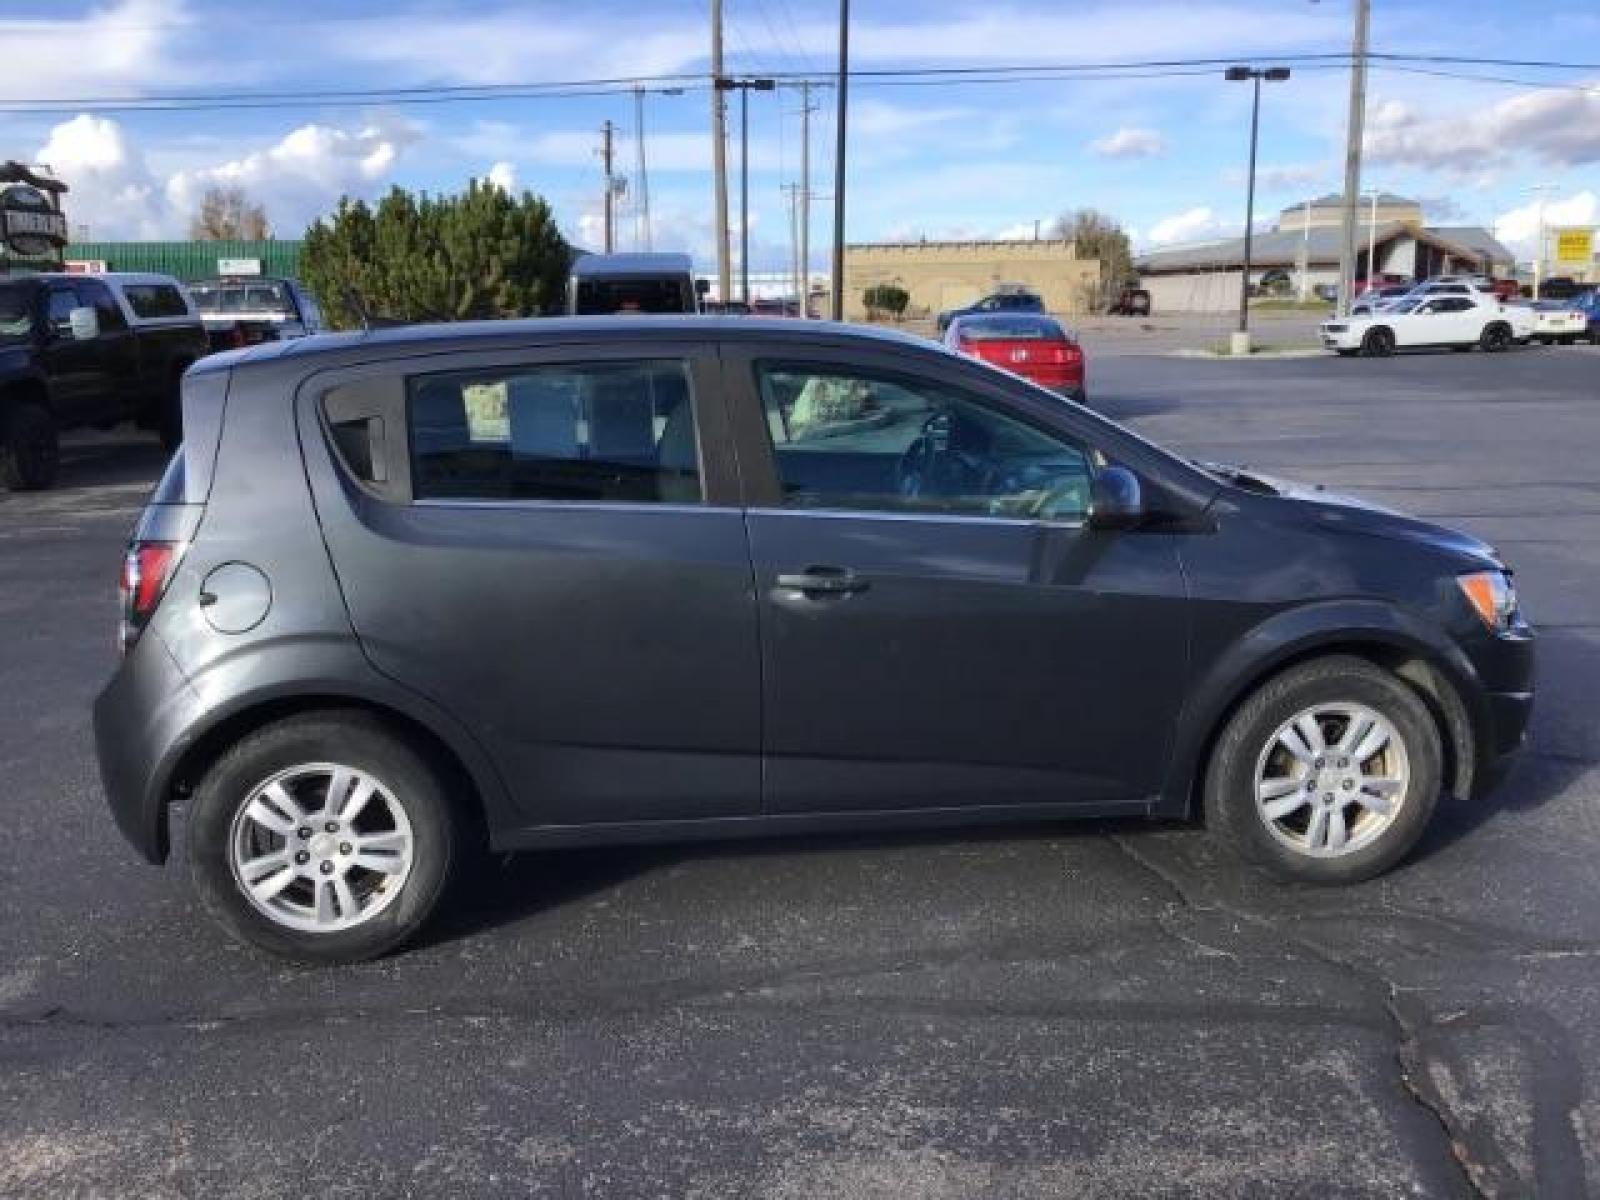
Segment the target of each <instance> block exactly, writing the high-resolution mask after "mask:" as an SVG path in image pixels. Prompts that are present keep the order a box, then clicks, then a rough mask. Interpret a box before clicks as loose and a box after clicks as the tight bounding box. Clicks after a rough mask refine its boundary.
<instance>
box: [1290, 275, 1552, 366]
mask: <svg viewBox="0 0 1600 1200" xmlns="http://www.w3.org/2000/svg"><path fill="white" fill-rule="evenodd" d="M1533 330H1534V319H1533V313H1532V312H1531V311H1530V310H1529V309H1527V308H1526V307H1524V306H1522V305H1520V304H1501V303H1500V301H1498V300H1496V299H1495V298H1494V296H1492V295H1490V294H1489V293H1487V292H1484V291H1480V290H1479V289H1478V288H1477V287H1476V286H1475V285H1472V284H1469V283H1465V282H1460V283H1457V282H1448V283H1445V282H1440V283H1427V284H1423V285H1421V286H1420V287H1418V288H1416V289H1415V290H1413V291H1412V292H1411V293H1409V294H1408V295H1407V296H1405V297H1404V298H1402V299H1401V300H1399V301H1397V302H1395V303H1394V304H1393V305H1391V306H1390V307H1388V308H1386V309H1383V310H1381V311H1379V312H1375V313H1361V314H1359V315H1358V314H1352V315H1351V316H1348V317H1335V318H1333V319H1332V320H1328V321H1324V322H1323V323H1322V327H1321V330H1320V333H1321V336H1322V344H1323V345H1324V346H1326V347H1327V348H1328V349H1330V350H1336V351H1338V352H1339V353H1340V354H1344V355H1350V354H1358V353H1359V354H1364V355H1366V356H1368V357H1374V358H1376V357H1382V356H1384V355H1389V354H1393V353H1394V352H1395V350H1397V349H1400V348H1402V347H1404V348H1410V347H1413V346H1449V347H1450V348H1451V349H1453V350H1470V349H1471V348H1472V347H1473V346H1481V347H1482V348H1483V349H1484V350H1487V351H1491V352H1492V351H1498V350H1505V349H1507V348H1508V347H1510V346H1511V345H1512V343H1514V342H1526V341H1527V340H1528V339H1529V338H1531V337H1532V336H1533Z"/></svg>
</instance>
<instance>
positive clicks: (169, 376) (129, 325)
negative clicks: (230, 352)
mask: <svg viewBox="0 0 1600 1200" xmlns="http://www.w3.org/2000/svg"><path fill="white" fill-rule="evenodd" d="M208 350H209V347H208V345H207V343H206V335H205V330H204V329H203V328H202V327H201V324H200V317H199V314H198V313H197V312H195V310H194V305H193V303H192V301H191V300H190V299H189V296H188V295H187V293H185V292H184V290H183V288H182V286H181V285H180V284H178V283H177V281H175V280H173V279H172V278H171V277H169V276H166V275H132V274H107V275H58V274H39V275H19V276H13V277H9V278H0V484H3V485H5V486H7V487H9V488H12V489H13V490H22V489H34V488H47V487H49V486H50V485H51V484H52V483H54V482H55V477H56V462H57V456H58V452H57V436H58V435H59V434H60V433H61V432H62V431H63V430H67V429H74V428H79V427H82V426H91V425H92V426H95V427H98V428H110V427H111V426H113V425H116V424H119V423H121V422H123V421H134V422H136V423H138V424H139V425H140V426H141V427H143V428H146V429H154V430H157V431H158V432H159V433H160V435H161V440H162V442H163V443H164V444H166V445H168V446H175V445H177V443H178V441H179V440H180V437H181V434H182V430H181V422H182V416H181V411H182V410H181V408H180V406H179V400H178V394H179V381H180V379H181V378H182V376H183V373H184V372H185V371H186V370H188V369H189V366H190V364H192V363H193V362H194V361H195V360H196V359H198V358H200V357H202V356H204V355H205V354H206V353H207V352H208Z"/></svg>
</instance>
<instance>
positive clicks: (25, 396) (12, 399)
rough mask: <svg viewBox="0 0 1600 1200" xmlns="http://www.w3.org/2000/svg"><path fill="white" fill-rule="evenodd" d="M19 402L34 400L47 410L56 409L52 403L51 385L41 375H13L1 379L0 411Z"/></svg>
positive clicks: (52, 410)
mask: <svg viewBox="0 0 1600 1200" xmlns="http://www.w3.org/2000/svg"><path fill="white" fill-rule="evenodd" d="M19 402H20V403H28V402H33V403H37V404H39V405H40V406H41V407H42V408H44V410H45V411H46V412H54V411H55V410H54V408H53V406H52V405H51V403H50V385H49V384H48V383H47V382H46V381H45V379H44V377H43V376H40V375H33V374H26V375H12V376H10V377H9V378H6V379H3V380H0V411H4V409H5V408H6V407H7V406H9V405H11V404H13V403H19Z"/></svg>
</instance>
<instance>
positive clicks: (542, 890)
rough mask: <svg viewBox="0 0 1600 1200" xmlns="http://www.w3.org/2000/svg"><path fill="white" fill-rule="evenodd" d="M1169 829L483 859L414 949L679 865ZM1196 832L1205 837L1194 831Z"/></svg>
mask: <svg viewBox="0 0 1600 1200" xmlns="http://www.w3.org/2000/svg"><path fill="white" fill-rule="evenodd" d="M1171 828H1174V824H1173V823H1171V822H1152V821H1149V820H1146V819H1144V818H1140V817H1130V818H1125V819H1107V818H1095V819H1092V820H1080V821H1075V820H1070V819H1068V820H1060V821H1054V822H1038V821H1030V822H1026V823H1016V824H1011V823H1006V824H996V825H972V826H962V827H958V828H941V829H908V830H873V831H870V832H855V833H827V834H801V835H795V836H789V837H762V838H740V839H728V840H717V841H700V842H673V843H665V844H660V845H649V846H639V845H619V846H584V847H577V848H562V849H552V850H527V851H520V852H518V853H515V854H506V855H489V854H485V855H483V856H482V861H481V862H479V863H476V864H474V866H473V868H472V869H470V870H467V871H465V872H463V873H462V876H461V878H460V879H458V880H457V882H456V884H455V890H454V895H453V896H452V897H451V899H450V902H449V903H448V904H447V905H446V906H445V907H444V908H443V909H442V910H441V911H440V913H439V915H438V917H437V918H436V919H435V920H434V921H432V922H431V923H430V925H429V926H428V928H427V929H425V930H424V931H423V933H422V934H421V936H420V937H419V938H418V939H417V941H416V943H415V945H416V946H418V947H421V946H432V945H441V944H447V943H450V942H453V941H457V940H460V939H464V938H468V937H471V936H473V935H476V934H479V933H487V932H489V931H492V930H494V929H498V928H502V927H505V926H509V925H514V924H516V923H517V922H519V921H522V920H525V919H527V918H529V917H533V916H535V915H537V914H539V913H542V912H546V911H549V910H552V909H557V908H561V907H563V906H565V905H569V904H575V903H578V902H580V901H582V900H584V899H586V898H588V897H590V896H594V895H597V894H599V893H601V892H604V891H607V890H608V889H611V888H614V887H618V886H620V885H622V884H626V883H628V882H629V881H630V880H636V879H640V878H642V877H643V876H646V875H649V874H651V873H654V872H657V871H662V870H665V869H667V868H670V867H674V866H678V865H680V864H683V863H702V864H706V863H712V862H714V861H716V860H719V859H721V860H739V859H745V860H749V861H750V862H751V863H756V864H758V863H759V862H760V860H761V859H763V858H767V857H776V856H784V857H795V856H808V855H814V856H818V857H822V858H826V857H830V856H837V857H839V858H840V860H841V861H843V860H844V859H845V858H846V857H847V856H849V855H851V854H854V853H857V852H863V851H865V852H870V851H875V850H881V851H886V852H889V851H904V850H915V849H917V848H922V847H926V848H929V849H938V848H940V847H951V846H971V847H977V846H981V845H984V844H988V843H1007V842H1009V843H1019V842H1035V841H1037V842H1049V841H1063V840H1071V841H1085V842H1088V841H1096V840H1099V839H1103V838H1105V837H1106V836H1107V835H1112V834H1116V835H1137V834H1138V833H1140V832H1146V831H1154V830H1159V829H1171ZM1192 828H1193V829H1194V832H1195V835H1196V836H1197V837H1198V836H1204V833H1203V831H1202V830H1200V829H1199V827H1198V826H1192Z"/></svg>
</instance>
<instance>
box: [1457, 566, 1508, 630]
mask: <svg viewBox="0 0 1600 1200" xmlns="http://www.w3.org/2000/svg"><path fill="white" fill-rule="evenodd" d="M1456 586H1458V587H1459V588H1460V589H1461V594H1462V595H1464V596H1465V597H1466V598H1467V603H1468V604H1470V605H1472V611H1473V612H1475V613H1477V614H1478V617H1479V619H1481V620H1482V621H1483V623H1484V624H1485V625H1487V626H1488V627H1489V628H1490V629H1492V630H1493V631H1494V632H1495V633H1505V632H1507V631H1508V630H1510V628H1511V626H1512V625H1513V624H1515V622H1516V620H1517V615H1518V614H1517V589H1516V588H1515V587H1513V586H1512V584H1511V576H1509V575H1507V574H1506V573H1505V572H1504V571H1478V572H1475V573H1474V574H1471V575H1458V576H1456Z"/></svg>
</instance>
